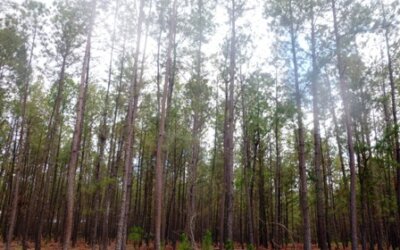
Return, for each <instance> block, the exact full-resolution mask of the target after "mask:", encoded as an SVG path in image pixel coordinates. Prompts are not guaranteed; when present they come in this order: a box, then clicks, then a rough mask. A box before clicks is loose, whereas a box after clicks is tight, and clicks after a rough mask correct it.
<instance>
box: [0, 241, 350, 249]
mask: <svg viewBox="0 0 400 250" xmlns="http://www.w3.org/2000/svg"><path fill="white" fill-rule="evenodd" d="M34 248H35V247H34V243H33V242H28V249H34ZM0 249H4V242H0ZM11 249H12V250H20V249H22V245H21V242H17V241H14V242H13V243H12V245H11ZM42 249H43V250H57V249H61V245H60V243H59V242H46V243H43V244H42ZM71 249H72V250H89V249H92V248H91V247H90V245H89V244H87V243H86V242H84V241H79V242H77V244H76V246H75V247H73V248H71ZM96 249H97V248H96ZM108 249H110V250H111V249H115V246H114V243H111V244H110V246H109V247H108ZM153 249H154V247H153V246H152V245H150V246H146V245H145V244H143V245H142V246H141V247H140V248H137V247H136V248H135V247H134V246H133V244H128V245H127V247H126V250H153ZM175 249H176V248H174V247H173V246H172V245H167V246H166V247H165V250H175ZM214 249H215V250H218V249H219V247H218V246H215V247H214ZM239 249H246V248H245V247H243V246H242V245H240V244H235V250H239ZM269 249H272V248H265V247H258V248H257V250H269ZM281 249H282V250H300V249H303V244H300V243H298V244H295V245H293V244H289V245H286V246H284V247H283V248H281ZM312 249H315V250H317V249H319V248H318V246H317V245H313V246H312ZM333 249H338V248H335V247H333ZM340 249H346V248H340ZM348 249H350V248H348Z"/></svg>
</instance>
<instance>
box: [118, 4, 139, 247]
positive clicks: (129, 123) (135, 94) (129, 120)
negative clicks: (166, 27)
mask: <svg viewBox="0 0 400 250" xmlns="http://www.w3.org/2000/svg"><path fill="white" fill-rule="evenodd" d="M143 8H144V0H141V1H140V7H139V18H138V26H137V40H136V48H135V49H136V51H135V54H134V55H135V56H134V65H133V79H132V81H131V86H130V89H129V103H128V114H127V117H126V130H125V143H124V157H125V162H124V176H123V183H122V200H121V208H120V211H119V219H118V229H117V241H116V245H115V249H116V250H122V249H125V244H126V242H125V240H124V239H125V236H126V229H127V215H126V213H127V211H128V209H129V200H130V197H129V196H128V195H129V194H130V191H129V185H130V180H131V178H130V175H131V173H132V172H131V169H132V160H133V159H132V157H133V152H132V151H133V148H132V147H133V142H134V126H135V125H134V123H135V120H136V115H137V107H138V102H139V100H138V99H139V95H140V88H141V86H140V85H141V83H139V77H138V67H139V66H138V65H139V62H138V60H139V52H140V44H141V37H142V23H143V20H144V11H143Z"/></svg>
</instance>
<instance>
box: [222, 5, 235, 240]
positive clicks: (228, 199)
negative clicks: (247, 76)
mask: <svg viewBox="0 0 400 250" xmlns="http://www.w3.org/2000/svg"><path fill="white" fill-rule="evenodd" d="M230 23H231V38H230V52H229V85H228V88H227V89H226V91H227V99H226V102H227V105H226V107H227V112H226V116H225V121H226V128H225V131H224V176H225V211H224V212H225V213H224V214H225V215H224V235H225V236H224V241H225V243H230V244H233V150H234V142H233V139H234V138H233V133H234V129H235V128H234V127H235V119H234V85H235V71H236V3H235V0H231V13H230ZM230 244H228V245H230Z"/></svg>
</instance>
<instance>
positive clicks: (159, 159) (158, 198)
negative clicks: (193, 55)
mask: <svg viewBox="0 0 400 250" xmlns="http://www.w3.org/2000/svg"><path fill="white" fill-rule="evenodd" d="M176 8H177V0H174V2H173V6H172V13H171V17H170V20H169V33H168V47H167V63H166V66H165V67H166V68H165V80H164V87H163V94H162V99H161V110H160V123H159V127H158V138H157V155H156V169H155V170H156V177H155V199H154V200H155V207H154V212H155V249H156V250H160V249H161V221H162V203H163V195H162V192H163V166H164V162H163V161H164V159H163V151H164V150H163V147H164V138H165V120H166V113H167V112H166V110H167V107H166V104H167V98H168V93H169V90H168V86H169V83H170V80H171V74H172V50H173V48H174V37H175V33H176V15H177V13H176Z"/></svg>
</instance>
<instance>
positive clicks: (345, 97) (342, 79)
mask: <svg viewBox="0 0 400 250" xmlns="http://www.w3.org/2000/svg"><path fill="white" fill-rule="evenodd" d="M331 3H332V14H333V25H334V34H335V43H336V57H337V68H338V71H339V85H340V95H341V97H342V102H343V107H344V120H345V125H346V130H347V146H348V150H349V167H350V228H351V248H352V250H356V249H357V245H358V240H357V204H356V202H357V201H356V181H357V180H356V169H355V162H354V145H353V129H352V125H351V123H352V122H351V120H352V118H351V114H350V104H349V101H350V95H349V93H348V84H347V81H346V76H345V74H344V72H345V66H344V62H343V61H342V47H341V46H342V45H341V39H340V34H339V28H338V21H337V15H336V0H331ZM399 152H400V151H399Z"/></svg>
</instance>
